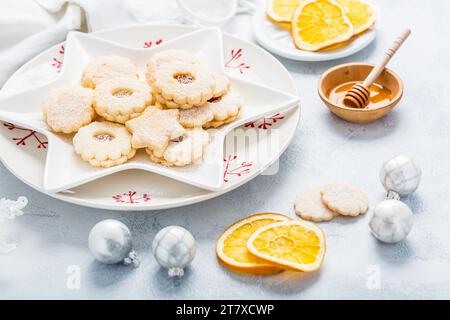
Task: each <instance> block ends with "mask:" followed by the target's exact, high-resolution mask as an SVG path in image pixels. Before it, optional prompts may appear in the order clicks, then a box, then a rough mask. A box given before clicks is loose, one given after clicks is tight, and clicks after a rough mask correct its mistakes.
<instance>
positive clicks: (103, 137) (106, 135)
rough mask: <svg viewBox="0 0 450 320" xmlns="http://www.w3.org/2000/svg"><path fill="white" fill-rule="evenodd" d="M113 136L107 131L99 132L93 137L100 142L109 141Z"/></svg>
mask: <svg viewBox="0 0 450 320" xmlns="http://www.w3.org/2000/svg"><path fill="white" fill-rule="evenodd" d="M114 138H115V137H114V136H113V135H112V134H109V133H100V134H97V135H96V136H95V139H96V140H97V141H100V142H109V141H112V140H114Z"/></svg>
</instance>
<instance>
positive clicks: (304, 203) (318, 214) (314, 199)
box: [294, 187, 337, 222]
mask: <svg viewBox="0 0 450 320" xmlns="http://www.w3.org/2000/svg"><path fill="white" fill-rule="evenodd" d="M321 190H322V188H320V187H319V188H312V189H308V190H305V191H303V192H301V193H299V194H298V195H297V196H296V197H295V202H294V205H295V213H296V214H297V215H298V216H299V217H301V218H302V219H305V220H310V221H315V222H321V221H329V220H331V219H333V218H334V217H335V216H336V215H337V214H336V213H334V212H333V211H331V210H330V209H328V207H327V206H325V205H324V204H323V202H322V199H321V198H322V194H321Z"/></svg>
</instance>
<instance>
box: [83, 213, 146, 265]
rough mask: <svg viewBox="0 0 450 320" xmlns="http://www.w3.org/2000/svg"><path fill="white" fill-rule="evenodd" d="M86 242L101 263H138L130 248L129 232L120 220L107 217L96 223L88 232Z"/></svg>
mask: <svg viewBox="0 0 450 320" xmlns="http://www.w3.org/2000/svg"><path fill="white" fill-rule="evenodd" d="M88 243H89V249H90V250H91V252H92V254H93V255H94V257H95V259H97V260H98V261H100V262H102V263H106V264H115V263H119V262H124V263H125V264H133V265H135V266H137V265H138V260H137V257H136V253H135V252H134V251H133V248H132V241H131V232H130V230H129V229H128V228H127V226H126V225H124V224H123V223H122V222H120V221H117V220H113V219H107V220H103V221H100V222H99V223H97V224H96V225H95V226H94V227H93V228H92V230H91V232H90V233H89V239H88Z"/></svg>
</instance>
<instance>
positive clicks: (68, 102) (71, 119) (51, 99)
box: [42, 86, 95, 133]
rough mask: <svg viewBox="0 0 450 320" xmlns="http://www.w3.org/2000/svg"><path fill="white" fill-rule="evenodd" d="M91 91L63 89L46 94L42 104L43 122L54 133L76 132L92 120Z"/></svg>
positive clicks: (81, 88) (74, 88) (77, 88)
mask: <svg viewBox="0 0 450 320" xmlns="http://www.w3.org/2000/svg"><path fill="white" fill-rule="evenodd" d="M92 95H93V94H92V90H91V89H87V88H83V87H77V86H73V87H64V88H59V89H56V90H54V91H52V92H50V94H48V95H47V96H46V97H45V98H44V101H43V102H42V110H43V113H44V120H45V122H46V123H47V125H48V126H49V127H50V129H51V130H52V131H54V132H62V133H73V132H77V131H78V129H80V128H81V127H82V126H85V125H87V124H89V123H91V121H92V120H93V119H94V117H95V112H94V108H93V107H92Z"/></svg>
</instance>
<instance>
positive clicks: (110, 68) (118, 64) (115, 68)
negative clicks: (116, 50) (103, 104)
mask: <svg viewBox="0 0 450 320" xmlns="http://www.w3.org/2000/svg"><path fill="white" fill-rule="evenodd" d="M118 77H122V78H130V79H137V78H138V71H137V68H136V65H135V64H134V63H133V62H132V61H131V60H130V59H128V58H125V57H121V56H117V55H109V56H103V57H99V58H96V59H93V60H91V61H90V62H89V63H88V65H87V66H86V68H84V72H83V78H82V83H83V86H84V87H87V88H92V89H95V88H96V86H98V85H99V84H100V83H102V82H103V81H105V80H109V79H114V78H118Z"/></svg>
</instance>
